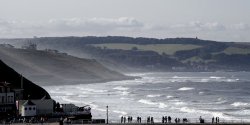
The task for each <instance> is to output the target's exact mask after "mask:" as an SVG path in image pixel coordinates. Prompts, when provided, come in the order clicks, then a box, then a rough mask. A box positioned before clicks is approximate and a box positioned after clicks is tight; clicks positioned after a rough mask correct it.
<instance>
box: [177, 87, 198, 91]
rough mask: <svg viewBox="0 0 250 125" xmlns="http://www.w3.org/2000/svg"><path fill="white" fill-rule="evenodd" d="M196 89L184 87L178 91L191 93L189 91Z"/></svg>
mask: <svg viewBox="0 0 250 125" xmlns="http://www.w3.org/2000/svg"><path fill="white" fill-rule="evenodd" d="M193 89H194V88H192V87H182V88H179V89H178V90H179V91H189V90H193Z"/></svg>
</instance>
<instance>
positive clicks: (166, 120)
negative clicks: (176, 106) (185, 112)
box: [162, 116, 188, 123]
mask: <svg viewBox="0 0 250 125" xmlns="http://www.w3.org/2000/svg"><path fill="white" fill-rule="evenodd" d="M171 120H172V118H171V116H162V123H171ZM174 121H175V123H180V122H181V119H180V118H175V120H174ZM182 122H183V123H186V122H188V119H187V118H183V119H182Z"/></svg>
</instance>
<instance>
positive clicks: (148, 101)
mask: <svg viewBox="0 0 250 125" xmlns="http://www.w3.org/2000/svg"><path fill="white" fill-rule="evenodd" d="M138 102H140V103H143V104H147V105H155V106H158V108H161V109H163V108H167V107H168V105H167V104H165V103H163V102H152V101H151V100H146V99H140V100H139V101H138Z"/></svg>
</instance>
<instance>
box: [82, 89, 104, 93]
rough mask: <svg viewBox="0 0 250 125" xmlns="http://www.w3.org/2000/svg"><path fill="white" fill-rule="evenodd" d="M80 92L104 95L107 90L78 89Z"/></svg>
mask: <svg viewBox="0 0 250 125" xmlns="http://www.w3.org/2000/svg"><path fill="white" fill-rule="evenodd" d="M79 89H80V90H82V91H88V92H94V93H104V92H107V91H108V90H98V89H91V88H79Z"/></svg>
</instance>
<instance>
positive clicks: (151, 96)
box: [147, 94, 161, 98]
mask: <svg viewBox="0 0 250 125" xmlns="http://www.w3.org/2000/svg"><path fill="white" fill-rule="evenodd" d="M147 97H148V98H154V97H161V95H159V94H158V95H147Z"/></svg>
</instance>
